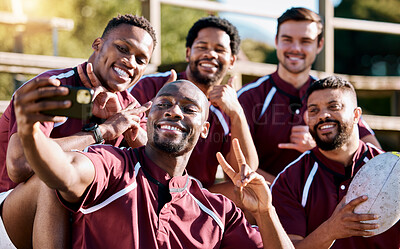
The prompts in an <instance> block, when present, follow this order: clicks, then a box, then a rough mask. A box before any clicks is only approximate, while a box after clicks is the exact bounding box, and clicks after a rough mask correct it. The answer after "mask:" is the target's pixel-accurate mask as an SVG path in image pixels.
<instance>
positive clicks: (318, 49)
mask: <svg viewBox="0 0 400 249" xmlns="http://www.w3.org/2000/svg"><path fill="white" fill-rule="evenodd" d="M324 43H325V40H324V37H322V39H321V40H320V41H319V42H318V48H317V54H319V53H320V52H321V50H322V48H323V47H324Z"/></svg>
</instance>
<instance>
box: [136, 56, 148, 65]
mask: <svg viewBox="0 0 400 249" xmlns="http://www.w3.org/2000/svg"><path fill="white" fill-rule="evenodd" d="M136 63H137V64H139V65H144V64H146V63H147V60H146V59H145V58H141V57H136Z"/></svg>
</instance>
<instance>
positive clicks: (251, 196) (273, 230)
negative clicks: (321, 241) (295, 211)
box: [217, 139, 294, 248]
mask: <svg viewBox="0 0 400 249" xmlns="http://www.w3.org/2000/svg"><path fill="white" fill-rule="evenodd" d="M232 146H233V149H234V153H235V156H236V160H237V164H238V165H240V170H239V172H237V171H235V170H234V169H233V168H232V167H231V166H230V165H229V164H228V163H227V162H226V161H225V159H224V157H223V156H222V154H221V153H218V154H217V159H218V162H219V163H220V164H221V166H222V168H223V169H224V171H225V173H226V174H227V175H228V176H229V177H230V178H231V180H232V182H233V183H234V184H235V187H237V188H238V191H237V192H238V194H239V199H240V200H241V201H242V203H243V206H244V207H245V208H246V209H247V210H248V211H250V212H251V214H252V215H253V217H254V218H255V219H256V221H257V225H258V227H259V230H260V233H261V237H262V240H263V244H264V248H294V247H293V244H292V242H291V241H290V239H289V237H288V235H287V234H286V232H285V231H284V229H283V227H282V225H281V223H280V221H279V219H278V215H277V214H276V212H275V208H274V207H273V206H272V197H271V191H270V190H269V187H268V185H267V183H266V181H265V180H264V177H262V176H261V175H259V174H257V173H256V172H255V171H253V170H252V169H251V168H250V167H249V165H247V164H246V159H245V157H244V155H243V153H242V151H241V149H240V146H239V142H238V140H237V139H234V140H233V141H232Z"/></svg>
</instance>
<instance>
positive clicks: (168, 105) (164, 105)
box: [157, 102, 171, 109]
mask: <svg viewBox="0 0 400 249" xmlns="http://www.w3.org/2000/svg"><path fill="white" fill-rule="evenodd" d="M170 106H171V103H169V102H160V103H158V104H157V107H158V108H160V109H164V108H168V107H170Z"/></svg>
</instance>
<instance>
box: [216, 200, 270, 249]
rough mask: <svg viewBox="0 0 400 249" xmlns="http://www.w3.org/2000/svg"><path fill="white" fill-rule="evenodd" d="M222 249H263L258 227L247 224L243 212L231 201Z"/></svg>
mask: <svg viewBox="0 0 400 249" xmlns="http://www.w3.org/2000/svg"><path fill="white" fill-rule="evenodd" d="M229 202H230V207H229V209H228V213H227V216H226V218H227V221H226V224H225V232H224V236H223V238H222V241H221V246H220V248H246V249H250V248H263V242H262V238H261V234H260V232H259V231H258V227H257V226H252V225H251V224H250V223H248V222H247V220H246V218H245V216H244V214H243V212H242V211H241V210H240V209H239V208H238V207H236V206H235V205H234V204H233V203H232V202H231V201H229Z"/></svg>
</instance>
